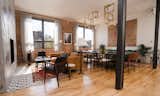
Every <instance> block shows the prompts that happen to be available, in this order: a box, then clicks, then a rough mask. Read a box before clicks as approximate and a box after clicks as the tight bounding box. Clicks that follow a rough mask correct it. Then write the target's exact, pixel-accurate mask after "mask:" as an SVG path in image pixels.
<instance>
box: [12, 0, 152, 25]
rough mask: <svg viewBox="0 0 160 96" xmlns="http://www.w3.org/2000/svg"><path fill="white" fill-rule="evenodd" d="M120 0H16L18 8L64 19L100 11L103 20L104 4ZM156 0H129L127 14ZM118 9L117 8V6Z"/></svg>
mask: <svg viewBox="0 0 160 96" xmlns="http://www.w3.org/2000/svg"><path fill="white" fill-rule="evenodd" d="M117 1H118V0H15V6H16V9H18V10H22V11H26V12H32V13H38V14H42V15H47V16H54V17H58V18H63V19H69V20H76V21H82V19H83V18H84V17H85V16H87V15H88V14H89V13H90V12H91V11H94V10H98V11H99V12H100V16H101V18H100V20H99V21H100V22H102V21H103V6H104V5H105V4H108V3H110V2H116V3H117ZM154 2H155V0H127V15H128V16H129V15H134V16H135V14H139V13H143V12H145V11H147V10H149V9H151V8H153V7H154V6H155V4H154ZM116 9H117V8H116Z"/></svg>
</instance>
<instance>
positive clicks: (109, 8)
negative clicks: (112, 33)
mask: <svg viewBox="0 0 160 96" xmlns="http://www.w3.org/2000/svg"><path fill="white" fill-rule="evenodd" d="M114 11H115V9H114V3H111V4H107V5H105V6H104V21H105V23H106V24H108V25H110V24H111V23H113V22H114Z"/></svg>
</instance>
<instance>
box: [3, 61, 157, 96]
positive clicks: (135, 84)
mask: <svg viewBox="0 0 160 96" xmlns="http://www.w3.org/2000/svg"><path fill="white" fill-rule="evenodd" d="M124 79H125V80H124V88H123V89H122V90H119V91H118V90H115V89H114V86H115V72H114V71H111V70H102V69H101V68H96V69H90V70H87V71H85V72H84V73H83V74H73V75H72V78H71V80H68V78H62V79H61V80H60V88H57V83H56V79H52V80H48V82H47V83H46V84H45V85H39V86H33V87H30V88H26V89H22V90H17V91H15V92H10V93H4V94H0V96H160V66H159V67H158V69H157V70H153V69H152V68H151V65H146V64H145V65H141V67H140V68H138V67H137V68H136V70H135V71H134V70H131V71H130V72H129V73H128V72H127V71H126V72H125V74H124Z"/></svg>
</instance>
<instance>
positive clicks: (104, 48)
mask: <svg viewBox="0 0 160 96" xmlns="http://www.w3.org/2000/svg"><path fill="white" fill-rule="evenodd" d="M99 51H100V53H101V54H104V53H105V52H106V46H105V45H104V44H101V45H100V46H99Z"/></svg>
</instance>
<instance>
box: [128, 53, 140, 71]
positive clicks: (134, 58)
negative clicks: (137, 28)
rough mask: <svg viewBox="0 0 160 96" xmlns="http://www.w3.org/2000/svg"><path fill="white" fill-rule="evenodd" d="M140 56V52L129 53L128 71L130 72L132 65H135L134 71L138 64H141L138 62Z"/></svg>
mask: <svg viewBox="0 0 160 96" xmlns="http://www.w3.org/2000/svg"><path fill="white" fill-rule="evenodd" d="M139 56H140V55H139V53H138V52H133V53H131V54H129V55H128V57H127V66H128V72H129V69H130V67H132V66H133V68H134V71H135V67H136V65H139V66H140V64H139V63H138V60H139Z"/></svg>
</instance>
